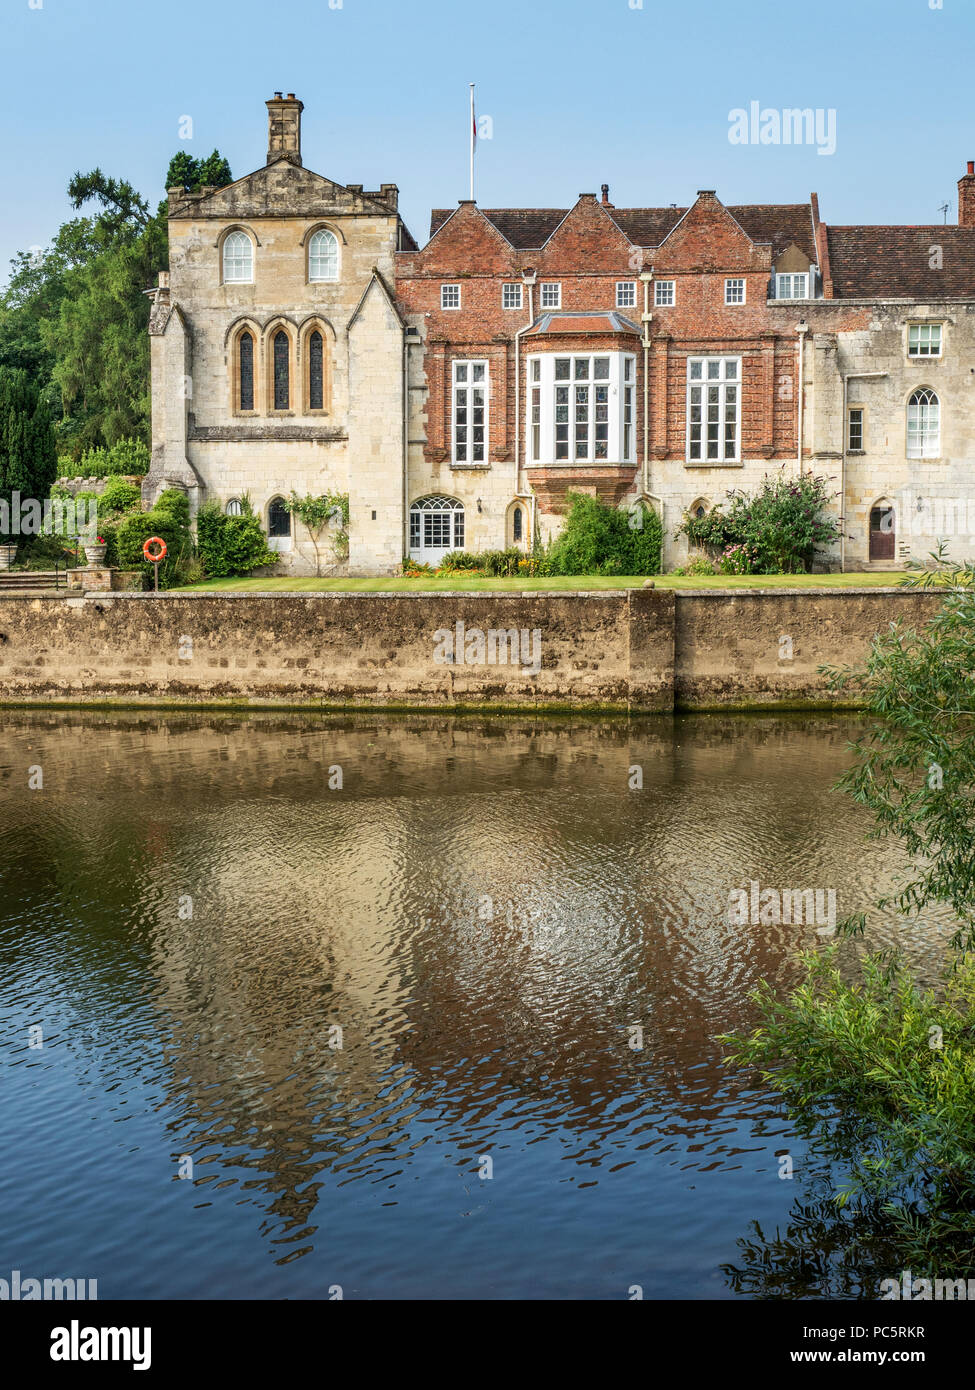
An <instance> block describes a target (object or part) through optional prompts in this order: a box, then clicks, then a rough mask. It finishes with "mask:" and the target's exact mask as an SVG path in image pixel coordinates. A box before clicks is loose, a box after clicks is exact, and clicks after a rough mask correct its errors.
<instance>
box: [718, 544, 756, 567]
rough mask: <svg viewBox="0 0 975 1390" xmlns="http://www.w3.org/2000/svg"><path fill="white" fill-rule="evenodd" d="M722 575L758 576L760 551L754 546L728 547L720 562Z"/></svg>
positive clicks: (739, 545)
mask: <svg viewBox="0 0 975 1390" xmlns="http://www.w3.org/2000/svg"><path fill="white" fill-rule="evenodd" d="M718 563H719V564H720V566H721V573H722V574H758V573H760V571H759V570H758V569H757V568H756V566H757V564H758V551H757V550H756V548H755V547H754V546H753V545H745V544H744V543H739V544H738V545H729V546H726V547H725V549H724V551H723V552H722V555H721V559H720V560H719V562H718Z"/></svg>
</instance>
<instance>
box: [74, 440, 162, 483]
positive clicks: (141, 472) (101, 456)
mask: <svg viewBox="0 0 975 1390" xmlns="http://www.w3.org/2000/svg"><path fill="white" fill-rule="evenodd" d="M151 458H152V455H151V454H150V452H149V450H148V448H147V446H146V445H145V444H143V443H142V441H141V440H139V439H120V440H119V441H118V443H117V444H113V445H112V447H111V448H110V449H103V448H101V447H100V446H99V447H98V448H94V449H88V450H87V451H86V452H85V453H83V454H82V455H81V457H80V458H79V459H74V458H69V457H68V456H66V455H62V456H61V457H60V458H59V459H58V465H57V466H58V477H59V478H108V477H111V476H112V475H113V474H117V473H132V474H135V475H137V476H139V477H144V476H145V474H146V473H148V472H149V463H150V460H151Z"/></svg>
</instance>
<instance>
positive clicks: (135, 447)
mask: <svg viewBox="0 0 975 1390" xmlns="http://www.w3.org/2000/svg"><path fill="white" fill-rule="evenodd" d="M151 459H152V455H151V454H150V452H149V449H148V448H147V446H146V445H145V444H143V442H142V440H141V439H120V440H118V442H117V443H115V444H113V445H112V447H111V448H110V449H109V451H108V459H107V461H106V472H107V473H108V474H113V473H134V474H136V475H137V476H139V477H145V475H146V474H147V473H148V472H149V463H150V461H151Z"/></svg>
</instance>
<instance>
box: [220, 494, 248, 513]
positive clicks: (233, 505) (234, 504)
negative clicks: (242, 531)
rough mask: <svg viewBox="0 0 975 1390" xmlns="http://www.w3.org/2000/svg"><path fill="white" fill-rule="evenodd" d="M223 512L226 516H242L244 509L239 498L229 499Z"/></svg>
mask: <svg viewBox="0 0 975 1390" xmlns="http://www.w3.org/2000/svg"><path fill="white" fill-rule="evenodd" d="M224 511H225V512H226V513H227V515H228V516H243V514H244V508H243V504H242V503H241V500H240V498H239V497H231V499H230V501H229V502H228V503H227V505H226V507H225V508H224Z"/></svg>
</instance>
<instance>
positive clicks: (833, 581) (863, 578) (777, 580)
mask: <svg viewBox="0 0 975 1390" xmlns="http://www.w3.org/2000/svg"><path fill="white" fill-rule="evenodd" d="M902 578H903V571H902V570H892V571H884V572H883V573H879V572H877V571H871V572H870V573H869V574H742V575H696V574H695V575H678V574H658V575H655V576H654V580H653V582H654V584H655V585H656V586H657V588H659V589H837V588H846V589H863V588H876V587H882V586H891V585H895V584H898V583H899V582H900V580H901V579H902ZM643 583H644V577H643V575H612V576H610V575H598V574H579V575H564V576H559V577H557V578H545V579H527V578H523V577H517V578H513V579H486V578H485V577H484V576H483V575H473V576H465V575H463V574H447V575H424V576H422V577H421V578H419V579H404V578H403V577H402V576H397V577H393V578H389V577H387V578H384V579H313V578H299V579H288V578H280V579H211V580H207V581H205V582H204V583H202V584H188V585H186V587H185V589H183V590H182V591H181V592H183V593H190V592H196V593H200V592H204V591H207V592H214V593H247V592H248V591H250V592H251V593H310V592H313V593H359V594H363V593H413V594H420V593H430V592H441V593H443V592H451V593H463V592H465V591H466V592H474V591H478V592H480V591H486V592H493V591H504V590H506V589H508V590H515V591H516V592H518V591H523V590H526V589H588V590H592V589H639V588H640V587H641V586H642V585H643Z"/></svg>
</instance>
